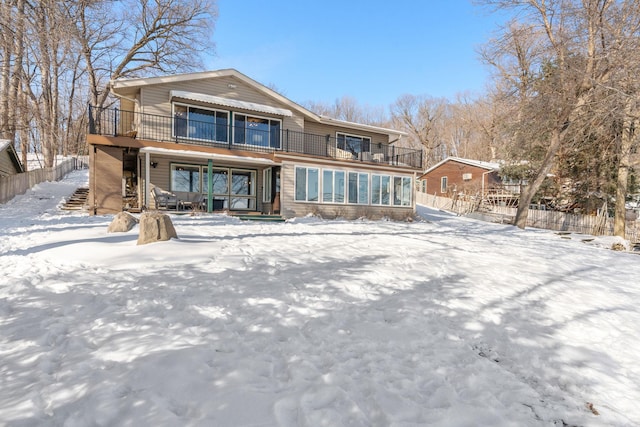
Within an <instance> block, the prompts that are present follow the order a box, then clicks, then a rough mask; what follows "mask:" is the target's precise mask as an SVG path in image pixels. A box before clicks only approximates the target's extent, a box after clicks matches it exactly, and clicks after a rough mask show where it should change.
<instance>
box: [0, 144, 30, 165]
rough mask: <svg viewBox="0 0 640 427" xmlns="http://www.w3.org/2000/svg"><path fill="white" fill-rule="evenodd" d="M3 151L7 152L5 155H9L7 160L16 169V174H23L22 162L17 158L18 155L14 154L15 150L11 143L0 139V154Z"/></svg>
mask: <svg viewBox="0 0 640 427" xmlns="http://www.w3.org/2000/svg"><path fill="white" fill-rule="evenodd" d="M5 150H7V153H8V154H9V158H10V159H11V162H12V163H13V165H14V167H15V168H16V171H17V173H22V172H24V167H23V166H22V162H21V161H20V158H19V157H18V153H16V150H15V148H14V147H13V143H12V141H10V140H8V139H0V153H1V152H3V151H5Z"/></svg>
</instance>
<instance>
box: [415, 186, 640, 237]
mask: <svg viewBox="0 0 640 427" xmlns="http://www.w3.org/2000/svg"><path fill="white" fill-rule="evenodd" d="M416 194H417V196H416V202H417V203H418V204H420V205H424V206H429V207H433V208H436V209H442V210H445V211H450V212H454V213H456V214H458V215H465V214H468V213H472V212H475V211H476V210H477V209H478V207H479V206H480V201H476V200H475V198H474V197H465V198H458V199H451V198H448V197H438V196H435V195H429V194H426V193H420V192H418V193H416ZM516 211H517V209H516V208H511V207H505V206H491V208H490V210H489V211H487V212H483V213H484V214H486V215H488V216H490V217H492V218H493V219H494V220H495V222H501V223H504V222H510V223H512V222H513V219H514V218H515V216H516ZM527 227H534V228H543V229H546V230H555V231H570V232H574V233H583V234H592V235H595V236H600V235H603V236H612V235H613V218H607V217H603V216H594V215H578V214H571V213H566V212H557V211H544V210H537V209H529V213H528V216H527ZM625 228H626V239H627V240H629V241H631V242H633V243H637V242H640V224H639V223H638V221H627V224H626V227H625Z"/></svg>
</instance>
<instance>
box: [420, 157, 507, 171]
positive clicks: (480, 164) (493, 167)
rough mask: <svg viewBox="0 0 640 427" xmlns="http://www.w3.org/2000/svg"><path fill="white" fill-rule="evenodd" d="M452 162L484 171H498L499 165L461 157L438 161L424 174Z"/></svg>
mask: <svg viewBox="0 0 640 427" xmlns="http://www.w3.org/2000/svg"><path fill="white" fill-rule="evenodd" d="M448 161H454V162H458V163H464V164H466V165H469V166H476V167H479V168H482V169H486V170H498V169H500V163H497V162H483V161H482V160H472V159H463V158H462V157H447V158H446V159H444V160H441V161H439V162H438V163H436V164H435V165H433V166H431V167H430V168H429V169H427V170H426V171H425V173H429V172H431V171H432V170H434V169H435V168H437V167H439V166H440V165H442V164H444V163H446V162H448Z"/></svg>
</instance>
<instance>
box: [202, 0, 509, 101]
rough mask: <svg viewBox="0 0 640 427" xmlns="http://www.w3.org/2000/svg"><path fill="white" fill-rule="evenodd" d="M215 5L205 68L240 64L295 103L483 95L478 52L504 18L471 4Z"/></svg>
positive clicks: (236, 0)
mask: <svg viewBox="0 0 640 427" xmlns="http://www.w3.org/2000/svg"><path fill="white" fill-rule="evenodd" d="M218 10H219V16H218V21H217V23H216V30H215V33H214V35H213V39H214V41H215V43H216V55H214V56H212V57H210V58H208V61H207V62H206V67H207V68H208V69H220V68H236V69H237V70H238V71H240V72H242V73H244V74H246V75H247V76H249V77H251V78H253V79H255V80H257V81H259V82H260V83H263V84H265V85H274V86H275V87H276V88H277V89H278V90H279V91H280V92H281V93H283V94H284V95H285V96H287V97H288V98H289V99H291V100H293V101H295V102H298V103H301V102H305V101H315V102H325V103H332V102H333V101H335V100H336V99H338V98H340V97H342V96H350V97H353V98H355V99H356V100H357V101H358V103H359V104H360V105H369V106H372V107H378V106H382V107H388V106H389V105H390V104H392V103H393V102H394V101H395V100H396V99H397V98H398V97H399V96H400V95H403V94H406V93H409V94H413V95H430V96H434V97H447V98H450V99H453V98H454V97H455V95H456V93H460V92H466V91H469V92H472V93H480V92H482V91H483V90H484V86H485V83H486V80H487V76H488V74H489V70H488V69H487V68H486V67H485V66H484V65H483V64H482V63H481V62H480V61H479V58H478V54H477V48H478V46H480V45H481V44H483V43H484V42H486V40H488V39H489V37H490V36H491V33H492V32H493V31H495V30H496V29H497V26H498V23H499V20H498V17H497V16H495V15H490V14H489V13H487V11H486V10H483V9H480V8H479V7H478V6H473V5H472V4H471V2H470V1H469V0H413V1H409V0H396V1H395V2H388V1H386V2H383V1H378V0H372V1H371V0H370V1H361V0H353V1H349V0H342V1H334V0H322V1H305V0H298V1H295V0H289V1H285V0H271V1H258V0H218Z"/></svg>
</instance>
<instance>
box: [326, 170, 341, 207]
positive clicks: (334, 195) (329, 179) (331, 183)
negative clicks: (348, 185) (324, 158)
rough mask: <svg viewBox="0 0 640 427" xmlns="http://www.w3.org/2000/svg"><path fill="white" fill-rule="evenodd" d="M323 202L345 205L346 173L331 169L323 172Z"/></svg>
mask: <svg viewBox="0 0 640 427" xmlns="http://www.w3.org/2000/svg"><path fill="white" fill-rule="evenodd" d="M322 201H323V202H324V203H344V171H334V170H331V169H324V170H323V171H322Z"/></svg>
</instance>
